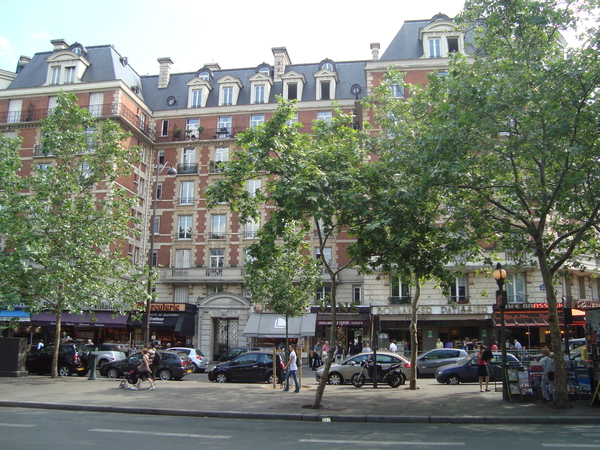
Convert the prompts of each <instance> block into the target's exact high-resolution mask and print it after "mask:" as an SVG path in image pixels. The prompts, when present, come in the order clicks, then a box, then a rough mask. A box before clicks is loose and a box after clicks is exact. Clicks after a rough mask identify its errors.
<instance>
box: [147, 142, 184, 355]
mask: <svg viewBox="0 0 600 450" xmlns="http://www.w3.org/2000/svg"><path fill="white" fill-rule="evenodd" d="M167 166H169V170H167V175H170V176H173V175H177V170H175V167H173V164H171V163H170V162H166V163H164V164H160V163H159V154H158V152H156V178H155V180H154V191H153V195H152V221H151V222H150V254H149V255H148V266H149V268H150V273H148V296H147V299H146V311H145V313H144V335H143V339H144V345H147V344H149V343H150V308H151V306H152V292H153V290H154V286H153V282H152V274H151V272H152V270H153V269H154V233H155V232H156V230H155V229H154V225H155V222H156V202H157V200H158V198H157V197H158V176H159V175H160V173H161V172H162V170H163V169H164V168H165V167H167Z"/></svg>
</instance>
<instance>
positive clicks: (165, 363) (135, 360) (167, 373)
mask: <svg viewBox="0 0 600 450" xmlns="http://www.w3.org/2000/svg"><path fill="white" fill-rule="evenodd" d="M160 356H161V361H160V364H159V365H158V367H157V368H156V377H157V378H158V379H160V380H163V381H167V380H171V379H174V380H181V379H182V378H183V377H184V376H186V375H187V374H190V373H193V372H194V368H195V366H194V363H192V360H191V359H190V358H189V357H188V355H186V354H185V353H183V352H163V351H161V352H160ZM141 359H142V354H141V353H136V354H135V355H133V356H130V357H129V358H125V359H122V360H120V361H112V362H108V363H106V364H104V365H103V366H101V367H100V375H103V376H106V377H108V378H119V377H122V376H123V374H124V373H125V372H131V371H132V370H133V369H135V368H136V367H137V366H138V364H139V363H140V360H141Z"/></svg>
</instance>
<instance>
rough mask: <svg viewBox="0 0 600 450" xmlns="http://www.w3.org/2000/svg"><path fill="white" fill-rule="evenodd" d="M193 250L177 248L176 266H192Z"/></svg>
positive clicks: (182, 267)
mask: <svg viewBox="0 0 600 450" xmlns="http://www.w3.org/2000/svg"><path fill="white" fill-rule="evenodd" d="M191 256H192V251H191V250H190V249H189V248H186V249H179V250H175V268H177V269H187V268H189V267H190V261H191Z"/></svg>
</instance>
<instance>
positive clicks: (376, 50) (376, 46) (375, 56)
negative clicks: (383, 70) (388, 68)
mask: <svg viewBox="0 0 600 450" xmlns="http://www.w3.org/2000/svg"><path fill="white" fill-rule="evenodd" d="M380 47H381V46H380V45H379V42H373V43H372V44H371V53H372V54H373V61H379V48H380Z"/></svg>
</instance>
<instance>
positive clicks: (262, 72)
mask: <svg viewBox="0 0 600 450" xmlns="http://www.w3.org/2000/svg"><path fill="white" fill-rule="evenodd" d="M270 73H271V70H270V69H269V67H267V66H263V67H261V68H260V69H259V70H258V72H257V73H255V74H254V75H252V76H251V77H250V78H249V80H250V85H251V86H252V90H251V91H250V103H253V104H260V103H268V102H269V98H270V96H271V87H272V86H273V80H272V79H271V76H270Z"/></svg>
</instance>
